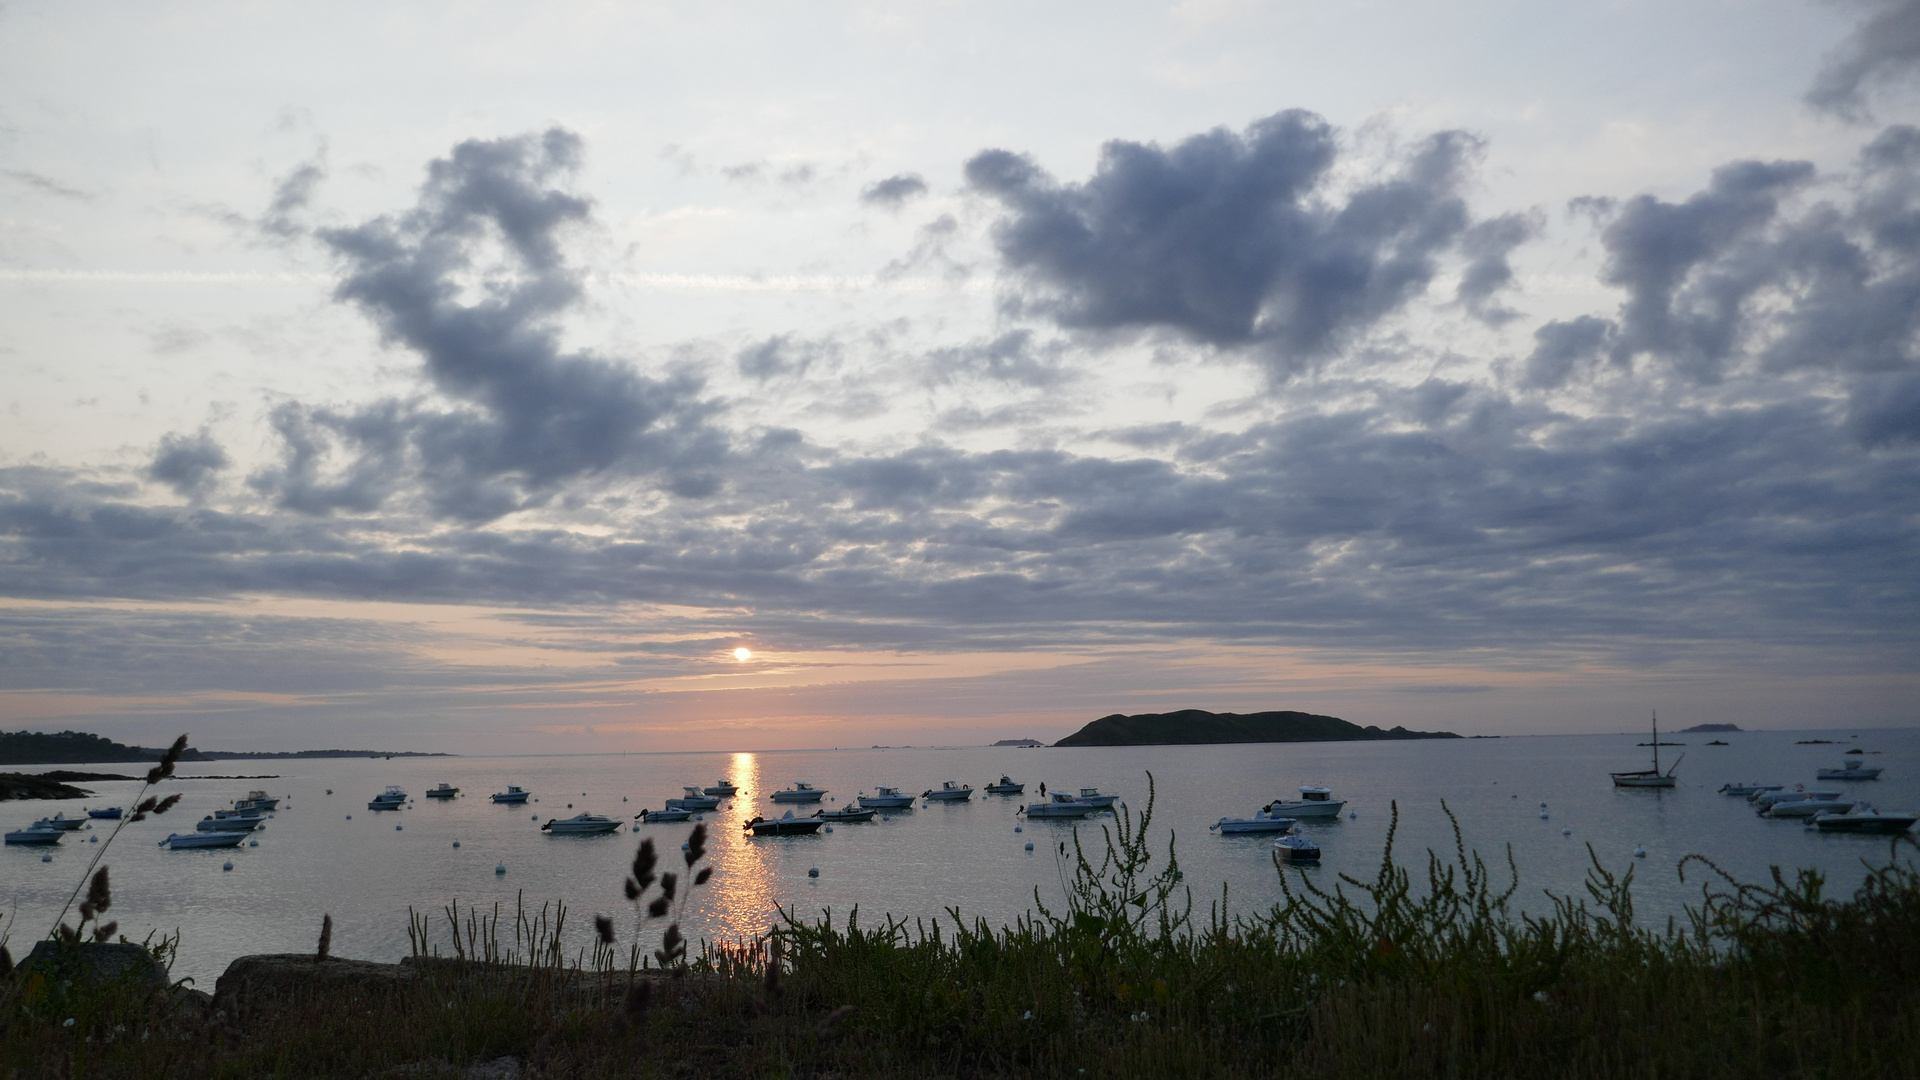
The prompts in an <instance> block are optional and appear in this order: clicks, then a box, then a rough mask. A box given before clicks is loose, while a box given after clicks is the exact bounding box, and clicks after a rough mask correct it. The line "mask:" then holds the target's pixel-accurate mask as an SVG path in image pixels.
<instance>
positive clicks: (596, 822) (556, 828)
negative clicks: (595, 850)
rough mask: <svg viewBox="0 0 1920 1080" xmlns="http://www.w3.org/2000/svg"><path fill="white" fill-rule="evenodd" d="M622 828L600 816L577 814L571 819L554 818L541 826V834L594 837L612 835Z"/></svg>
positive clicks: (607, 818) (612, 820) (610, 819)
mask: <svg viewBox="0 0 1920 1080" xmlns="http://www.w3.org/2000/svg"><path fill="white" fill-rule="evenodd" d="M619 828H620V823H619V822H618V821H615V820H614V819H612V818H610V817H603V816H602V815H600V814H586V813H581V814H575V815H573V816H572V817H570V818H554V819H551V820H549V821H548V822H547V823H546V824H545V825H542V826H540V831H541V832H546V833H552V834H553V835H555V836H593V835H595V834H598V833H610V832H613V831H615V830H617V829H619Z"/></svg>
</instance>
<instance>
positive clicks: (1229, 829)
mask: <svg viewBox="0 0 1920 1080" xmlns="http://www.w3.org/2000/svg"><path fill="white" fill-rule="evenodd" d="M1295 820H1296V819H1294V818H1290V817H1286V816H1284V815H1281V814H1276V813H1274V810H1273V804H1272V803H1268V804H1267V805H1265V806H1263V807H1261V808H1260V809H1258V810H1255V811H1254V812H1253V816H1252V817H1223V818H1221V819H1220V820H1219V821H1216V822H1214V823H1213V824H1212V825H1209V826H1207V829H1208V830H1209V831H1212V832H1221V833H1274V832H1277V833H1284V832H1292V831H1293V823H1294V821H1295Z"/></svg>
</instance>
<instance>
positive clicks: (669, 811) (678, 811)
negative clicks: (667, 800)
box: [633, 806, 693, 825]
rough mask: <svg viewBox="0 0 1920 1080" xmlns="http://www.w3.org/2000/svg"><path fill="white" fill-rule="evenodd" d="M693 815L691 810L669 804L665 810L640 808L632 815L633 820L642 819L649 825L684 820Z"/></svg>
mask: <svg viewBox="0 0 1920 1080" xmlns="http://www.w3.org/2000/svg"><path fill="white" fill-rule="evenodd" d="M692 816H693V811H691V810H687V809H683V808H681V807H678V806H669V807H667V808H666V809H665V810H642V811H640V812H639V813H637V814H635V815H633V820H635V821H644V822H646V823H647V824H649V825H657V824H662V823H664V822H670V821H685V820H687V819H688V818H690V817H692Z"/></svg>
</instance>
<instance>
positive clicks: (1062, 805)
mask: <svg viewBox="0 0 1920 1080" xmlns="http://www.w3.org/2000/svg"><path fill="white" fill-rule="evenodd" d="M1099 810H1100V808H1099V807H1097V806H1095V805H1093V804H1092V803H1090V802H1088V801H1087V800H1085V799H1082V798H1080V797H1079V796H1077V795H1069V794H1067V793H1066V792H1064V791H1056V792H1054V793H1053V796H1052V798H1050V799H1048V800H1047V801H1046V802H1041V803H1029V804H1027V805H1026V806H1023V807H1021V808H1020V810H1019V813H1022V814H1025V815H1027V816H1028V817H1030V818H1083V817H1086V816H1087V815H1088V814H1094V813H1098V812H1099Z"/></svg>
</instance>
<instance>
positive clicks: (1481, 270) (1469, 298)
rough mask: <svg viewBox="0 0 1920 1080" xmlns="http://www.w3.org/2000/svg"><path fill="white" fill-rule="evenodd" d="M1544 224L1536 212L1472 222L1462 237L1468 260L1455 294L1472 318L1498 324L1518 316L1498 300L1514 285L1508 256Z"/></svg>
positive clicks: (1517, 313) (1462, 245) (1461, 244)
mask: <svg viewBox="0 0 1920 1080" xmlns="http://www.w3.org/2000/svg"><path fill="white" fill-rule="evenodd" d="M1544 224H1545V223H1544V221H1543V220H1542V219H1541V216H1540V215H1539V214H1537V213H1525V214H1501V215H1500V216H1499V217H1496V218H1491V219H1489V220H1486V221H1482V222H1480V223H1478V224H1476V225H1474V226H1473V227H1472V228H1470V229H1468V230H1467V231H1466V234H1465V235H1464V236H1462V237H1461V240H1460V247H1461V250H1462V251H1463V252H1464V253H1465V254H1466V256H1467V260H1468V261H1467V266H1466V269H1465V270H1464V271H1463V272H1462V273H1461V275H1460V285H1459V287H1458V288H1457V289H1455V291H1454V298H1455V299H1456V300H1458V301H1459V302H1460V303H1461V304H1463V305H1465V307H1466V309H1467V310H1468V311H1469V312H1472V313H1473V316H1474V317H1475V318H1477V319H1479V320H1480V321H1482V322H1484V323H1487V324H1489V325H1492V326H1499V325H1500V324H1502V323H1506V322H1511V321H1513V320H1514V319H1517V318H1519V317H1520V313H1519V312H1517V311H1515V310H1513V309H1512V308H1509V307H1505V306H1503V305H1501V304H1500V303H1499V300H1498V297H1499V294H1500V293H1501V292H1503V291H1505V290H1506V289H1508V288H1511V287H1512V286H1513V266H1512V264H1511V263H1509V262H1508V261H1507V256H1509V255H1511V254H1513V250H1514V249H1515V248H1517V247H1519V246H1520V245H1521V244H1524V243H1526V242H1527V241H1529V240H1532V239H1533V238H1534V237H1536V236H1539V235H1540V231H1541V229H1542V228H1543V227H1544Z"/></svg>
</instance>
